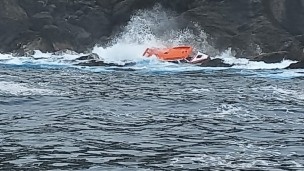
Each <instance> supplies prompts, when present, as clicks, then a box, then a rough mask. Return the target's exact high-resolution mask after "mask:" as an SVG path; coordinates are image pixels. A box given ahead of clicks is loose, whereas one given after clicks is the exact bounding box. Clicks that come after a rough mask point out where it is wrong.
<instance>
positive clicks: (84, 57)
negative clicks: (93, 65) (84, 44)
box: [76, 53, 99, 61]
mask: <svg viewBox="0 0 304 171" xmlns="http://www.w3.org/2000/svg"><path fill="white" fill-rule="evenodd" d="M97 59H99V56H98V55H97V54H96V53H92V54H89V55H86V56H81V57H79V58H77V59H76V60H78V61H85V60H97Z"/></svg>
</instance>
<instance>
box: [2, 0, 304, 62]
mask: <svg viewBox="0 0 304 171" xmlns="http://www.w3.org/2000/svg"><path fill="white" fill-rule="evenodd" d="M157 3H159V4H161V5H162V6H163V7H164V8H165V9H170V10H173V11H174V12H175V14H174V18H176V19H177V21H178V24H177V25H176V26H175V25H174V26H172V25H170V26H171V27H170V28H168V27H164V28H166V29H173V28H174V29H184V28H190V29H192V28H193V22H195V23H197V24H198V25H199V26H201V27H202V29H203V30H204V31H205V32H206V33H207V35H208V41H209V42H210V43H211V44H212V46H214V47H215V48H216V49H218V50H219V51H220V52H222V51H225V50H227V49H228V48H229V47H231V48H232V50H233V51H235V52H236V56H237V57H246V58H249V59H251V60H257V61H265V62H267V63H272V62H278V61H281V59H282V58H286V59H292V60H298V61H300V60H302V58H301V55H300V54H301V53H302V52H301V51H302V47H303V46H304V43H303V42H304V39H303V36H302V35H304V1H303V0H292V1H291V0H290V1H287V0H251V1H244V0H201V1H199V0H187V1H185V0H174V1H173V0H145V1H143V0H77V1H72V0H71V1H68V0H52V1H50V0H39V1H37V0H26V1H25V0H2V1H0V25H1V27H0V32H1V34H0V51H1V52H16V53H20V54H24V53H26V52H28V51H31V50H41V51H43V52H54V51H59V50H65V49H69V50H73V51H76V52H84V51H87V50H88V49H89V48H92V47H93V46H94V45H95V44H103V45H104V44H106V43H107V42H108V41H110V39H111V38H113V35H115V34H116V31H119V30H120V29H117V28H121V26H124V25H126V23H127V22H128V21H129V20H130V17H131V15H133V14H134V13H135V12H136V11H137V10H138V9H147V8H152V7H153V6H154V5H155V4H157ZM175 27H176V28H175ZM199 39H202V38H198V40H199ZM285 52H286V53H285ZM261 53H263V54H264V55H262V56H261V55H259V54H261ZM276 53H277V54H276Z"/></svg>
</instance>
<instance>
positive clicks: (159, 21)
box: [93, 5, 215, 62]
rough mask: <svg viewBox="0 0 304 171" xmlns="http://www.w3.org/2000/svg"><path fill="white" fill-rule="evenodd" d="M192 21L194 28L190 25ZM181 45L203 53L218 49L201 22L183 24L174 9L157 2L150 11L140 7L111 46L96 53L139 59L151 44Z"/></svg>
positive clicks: (109, 58) (96, 49)
mask: <svg viewBox="0 0 304 171" xmlns="http://www.w3.org/2000/svg"><path fill="white" fill-rule="evenodd" d="M181 22H182V23H181ZM189 24H190V25H191V26H192V27H191V29H189V28H188V27H187V25H189ZM194 33H198V35H197V34H194ZM181 45H190V46H193V47H195V48H196V49H197V50H199V51H201V52H204V53H208V52H211V51H212V52H214V51H215V49H214V48H213V47H212V46H210V45H209V43H208V42H207V35H206V33H205V32H204V31H203V30H202V29H201V28H200V27H199V25H198V24H195V23H187V24H184V23H183V20H182V19H180V18H178V17H177V15H176V14H175V13H174V12H173V11H169V10H167V9H164V8H162V7H161V6H160V5H156V6H154V7H153V8H152V9H150V10H147V9H146V10H138V11H137V12H136V13H135V14H134V15H133V16H132V17H131V19H130V21H129V22H128V24H127V25H126V26H125V27H124V29H123V31H122V32H121V33H119V34H118V35H117V36H116V37H115V38H114V39H113V40H112V41H111V42H110V43H109V46H108V47H99V46H96V47H94V49H93V53H96V54H98V55H99V56H100V57H101V58H102V59H104V60H105V61H106V62H121V61H140V60H143V59H144V58H143V57H142V54H143V52H144V51H145V49H146V48H148V47H172V46H181ZM208 54H209V53H208Z"/></svg>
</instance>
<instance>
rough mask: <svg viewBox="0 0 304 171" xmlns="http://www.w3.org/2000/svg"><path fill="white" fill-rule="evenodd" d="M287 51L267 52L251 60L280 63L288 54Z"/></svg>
mask: <svg viewBox="0 0 304 171" xmlns="http://www.w3.org/2000/svg"><path fill="white" fill-rule="evenodd" d="M288 54H289V53H288V52H287V51H280V52H272V53H265V54H261V55H258V56H254V57H252V58H250V60H251V61H264V62H265V63H278V62H282V61H283V60H284V59H285V58H286V57H287V56H288Z"/></svg>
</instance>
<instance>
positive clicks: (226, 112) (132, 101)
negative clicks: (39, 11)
mask: <svg viewBox="0 0 304 171" xmlns="http://www.w3.org/2000/svg"><path fill="white" fill-rule="evenodd" d="M156 14H157V15H156ZM156 19H157V20H156ZM156 21H159V22H156ZM175 24H176V23H175V20H174V14H172V13H171V12H167V11H164V10H163V9H161V8H160V7H155V8H154V9H153V10H151V11H140V12H139V13H138V14H136V15H134V17H133V18H132V19H131V20H130V23H129V24H128V25H127V26H126V31H124V32H122V33H121V34H120V35H118V36H117V39H114V40H113V42H111V43H110V44H109V45H108V46H107V47H99V46H96V47H94V48H93V50H92V52H93V53H96V54H98V55H99V56H100V57H101V58H103V60H105V61H106V62H114V63H117V64H124V63H126V62H135V65H132V66H125V67H82V66H77V65H75V64H77V61H75V59H76V58H78V57H79V56H82V55H85V54H77V53H65V54H59V55H58V54H57V55H55V54H51V53H42V52H40V51H36V52H35V54H34V55H33V56H31V57H18V56H14V55H12V54H1V55H0V137H1V141H0V169H1V170H90V171H95V170H96V171H97V170H98V171H99V170H276V171H277V170H303V169H304V166H303V165H304V163H303V161H304V150H303V143H304V129H303V123H304V90H303V85H304V70H286V69H284V68H285V67H287V66H288V65H289V64H291V63H293V62H295V61H288V60H284V61H283V62H282V63H277V64H265V63H263V62H251V61H248V60H246V59H237V58H235V57H233V53H232V52H231V50H229V49H228V50H227V51H225V52H221V53H219V52H216V49H214V48H212V46H210V45H209V44H208V42H207V41H206V36H207V35H206V34H205V33H204V32H203V31H202V30H200V31H201V34H200V36H199V38H200V40H197V39H196V38H197V37H196V36H194V34H192V32H191V31H190V30H187V29H185V30H179V29H176V27H175ZM169 26H170V27H172V28H170V29H168V27H169ZM164 28H167V29H168V30H169V31H168V32H166V31H165V32H164V31H163V30H164ZM198 29H199V28H198ZM191 40H192V41H193V40H195V42H191ZM189 41H190V42H189ZM181 44H191V45H193V46H195V47H197V48H200V49H201V50H202V51H203V52H205V53H210V54H212V53H216V54H217V55H214V56H212V58H221V59H223V60H224V61H225V63H229V64H234V66H233V67H231V68H212V67H208V68H206V67H200V66H195V65H187V64H172V63H166V62H160V61H158V60H157V59H156V58H155V57H152V58H148V59H147V58H143V57H142V56H141V55H142V53H143V51H144V50H145V48H147V47H153V46H168V45H181Z"/></svg>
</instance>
